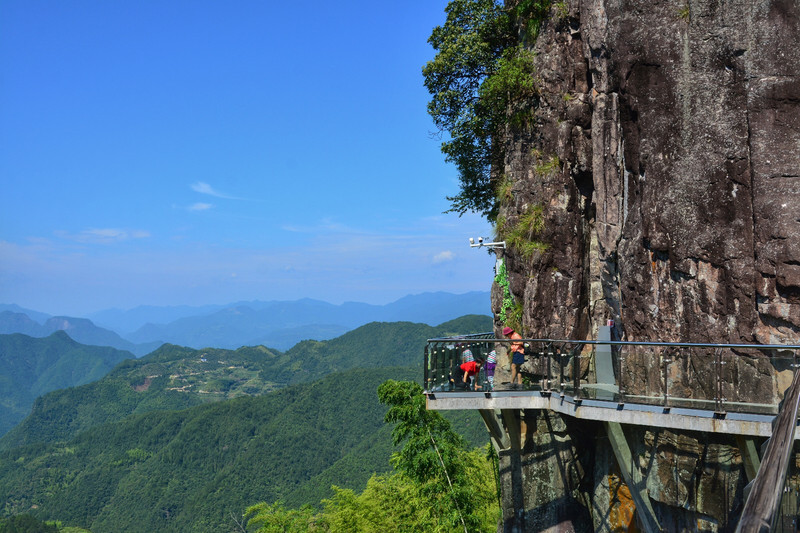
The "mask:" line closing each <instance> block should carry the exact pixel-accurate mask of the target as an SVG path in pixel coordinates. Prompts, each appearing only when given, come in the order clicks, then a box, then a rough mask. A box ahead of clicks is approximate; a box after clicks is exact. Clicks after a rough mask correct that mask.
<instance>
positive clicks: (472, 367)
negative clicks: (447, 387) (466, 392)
mask: <svg viewBox="0 0 800 533" xmlns="http://www.w3.org/2000/svg"><path fill="white" fill-rule="evenodd" d="M482 366H483V359H475V360H474V361H467V362H466V363H461V364H460V365H459V366H458V369H457V372H456V376H455V379H454V381H455V387H456V388H457V389H470V388H472V387H471V386H470V381H471V379H472V378H474V377H476V376H477V375H478V372H480V371H481V367H482ZM475 388H476V389H478V388H479V386H478V384H477V381H476V383H475Z"/></svg>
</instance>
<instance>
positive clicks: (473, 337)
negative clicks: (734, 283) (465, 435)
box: [428, 333, 800, 350]
mask: <svg viewBox="0 0 800 533" xmlns="http://www.w3.org/2000/svg"><path fill="white" fill-rule="evenodd" d="M479 335H493V333H479V334H474V335H464V336H457V337H438V338H433V339H428V343H431V342H486V341H490V342H498V343H510V342H512V341H513V342H529V343H532V342H535V343H569V344H587V345H597V344H602V345H608V344H610V345H612V346H664V347H676V348H677V347H687V348H739V349H749V350H800V344H722V343H706V342H654V341H644V342H636V341H611V340H608V341H596V340H595V341H593V340H577V339H513V340H512V339H508V338H489V337H479Z"/></svg>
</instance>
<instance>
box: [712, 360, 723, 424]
mask: <svg viewBox="0 0 800 533" xmlns="http://www.w3.org/2000/svg"><path fill="white" fill-rule="evenodd" d="M724 364H725V362H724V361H723V360H722V348H715V349H714V365H715V366H716V367H717V368H716V372H715V374H716V378H717V383H716V385H717V386H716V387H715V390H716V393H715V395H714V413H715V414H717V415H724V414H725V406H724V402H725V398H723V396H722V395H723V393H724V390H725V389H724V383H723V381H722V365H724Z"/></svg>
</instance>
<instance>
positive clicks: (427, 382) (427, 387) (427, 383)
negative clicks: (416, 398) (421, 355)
mask: <svg viewBox="0 0 800 533" xmlns="http://www.w3.org/2000/svg"><path fill="white" fill-rule="evenodd" d="M424 365H425V369H424V371H425V377H424V378H423V379H424V381H423V383H425V390H426V391H428V392H430V391H431V389H432V388H433V387H431V378H430V372H429V371H428V368H429V367H430V360H429V358H428V344H427V343H426V344H425V362H424ZM434 375H436V373H435V372H434Z"/></svg>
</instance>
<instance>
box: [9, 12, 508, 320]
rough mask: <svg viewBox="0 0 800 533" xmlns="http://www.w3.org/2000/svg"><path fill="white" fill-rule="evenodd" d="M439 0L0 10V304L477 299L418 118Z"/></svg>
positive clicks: (473, 257) (446, 176)
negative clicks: (436, 294) (470, 295)
mask: <svg viewBox="0 0 800 533" xmlns="http://www.w3.org/2000/svg"><path fill="white" fill-rule="evenodd" d="M446 5H447V1H445V0H409V1H406V2H391V3H390V2H374V1H369V2H368V1H366V0H352V1H342V2H328V1H318V0H311V1H307V2H275V1H250V0H242V1H237V2H220V1H216V2H209V1H202V0H199V1H191V2H189V1H151V0H137V1H133V0H124V1H123V0H120V1H108V2H98V1H92V2H90V1H83V0H60V1H56V0H51V1H46V2H44V1H39V0H3V1H2V2H0V303H16V304H18V305H21V306H23V307H27V308H31V309H35V310H38V311H43V312H47V313H51V314H71V315H78V316H79V315H82V314H88V313H91V312H94V311H98V310H101V309H107V308H112V307H115V308H120V309H128V308H132V307H135V306H137V305H202V304H210V303H228V302H233V301H238V300H255V299H258V300H292V299H296V298H302V297H311V298H317V299H321V300H325V301H329V302H332V303H340V302H343V301H361V302H368V303H376V304H381V303H388V302H391V301H394V300H396V299H398V298H400V297H402V296H405V295H407V294H417V293H421V292H426V291H447V292H454V293H464V292H468V291H473V290H481V291H485V290H488V289H489V287H490V284H491V279H492V265H493V258H492V257H491V256H489V255H488V254H487V253H486V252H485V251H483V250H475V249H471V248H469V246H468V240H467V239H468V238H469V237H477V236H478V235H489V234H490V233H491V228H490V226H489V224H488V223H487V222H486V221H485V220H484V219H482V218H480V217H478V216H477V215H471V214H468V215H465V216H463V217H458V216H457V215H453V214H443V212H444V211H445V210H447V208H448V207H449V204H448V202H447V200H446V196H448V195H453V194H455V193H457V191H458V180H457V173H456V171H455V169H454V168H453V166H452V165H448V164H445V162H444V157H443V155H442V154H441V152H440V151H439V145H440V140H437V139H436V138H435V137H432V136H431V134H432V133H433V132H434V131H435V128H434V126H433V123H432V121H431V119H430V117H429V116H428V115H427V113H426V109H425V106H426V103H427V101H428V99H429V95H428V93H427V91H426V90H425V88H424V86H423V80H422V74H421V68H422V66H423V65H424V64H425V62H426V61H428V60H429V59H431V58H432V57H433V50H432V49H431V48H430V45H428V43H427V38H428V36H429V35H430V32H431V30H432V29H433V27H434V26H436V25H438V24H441V23H442V22H443V21H444V17H445V14H444V8H445V6H446ZM487 305H488V303H487Z"/></svg>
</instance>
